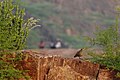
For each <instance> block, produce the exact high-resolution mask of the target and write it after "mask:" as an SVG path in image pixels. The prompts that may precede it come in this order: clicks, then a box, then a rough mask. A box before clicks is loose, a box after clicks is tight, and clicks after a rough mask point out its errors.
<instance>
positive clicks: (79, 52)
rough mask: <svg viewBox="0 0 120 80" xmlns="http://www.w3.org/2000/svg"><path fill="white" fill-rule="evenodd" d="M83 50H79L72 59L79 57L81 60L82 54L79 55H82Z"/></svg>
mask: <svg viewBox="0 0 120 80" xmlns="http://www.w3.org/2000/svg"><path fill="white" fill-rule="evenodd" d="M83 49H84V48H82V49H79V50H78V51H77V52H76V54H75V56H74V58H75V57H79V59H81V57H82V54H81V53H82V51H83Z"/></svg>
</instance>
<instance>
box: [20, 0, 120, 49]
mask: <svg viewBox="0 0 120 80" xmlns="http://www.w3.org/2000/svg"><path fill="white" fill-rule="evenodd" d="M119 2H120V1H118V2H115V0H22V2H21V3H22V5H21V6H22V7H24V8H25V9H26V16H25V17H26V18H29V17H34V18H36V19H40V22H39V23H38V24H40V25H41V27H36V28H33V29H32V30H31V31H30V33H29V36H28V38H27V43H26V45H27V49H38V48H39V47H38V45H39V42H40V41H44V42H45V43H46V46H45V47H46V48H49V44H50V42H55V41H56V40H58V39H59V40H61V42H62V47H63V48H82V47H86V46H88V45H89V44H88V42H87V40H86V38H85V36H91V37H94V32H95V31H96V29H97V27H100V28H103V29H104V28H107V27H110V26H112V25H113V24H114V23H115V15H116V13H115V6H116V5H117V4H119Z"/></svg>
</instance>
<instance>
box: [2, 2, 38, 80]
mask: <svg viewBox="0 0 120 80" xmlns="http://www.w3.org/2000/svg"><path fill="white" fill-rule="evenodd" d="M24 15H25V9H22V8H20V7H19V5H17V4H15V2H13V0H4V1H1V2H0V80H18V79H19V78H23V77H24V78H26V76H25V75H24V73H25V71H22V70H19V69H16V68H17V64H19V61H20V60H21V59H22V56H21V55H20V54H18V53H17V54H15V55H16V56H15V57H14V54H13V53H15V51H16V50H20V49H23V48H24V47H25V42H26V38H27V35H28V32H29V31H30V30H31V29H32V28H34V27H36V22H38V21H37V20H35V19H33V18H30V19H27V20H24ZM26 79H27V78H26Z"/></svg>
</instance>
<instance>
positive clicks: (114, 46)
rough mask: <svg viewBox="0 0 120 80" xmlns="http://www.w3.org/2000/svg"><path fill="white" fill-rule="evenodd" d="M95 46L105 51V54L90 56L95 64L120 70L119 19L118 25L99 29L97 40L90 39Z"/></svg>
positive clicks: (92, 54) (96, 35)
mask: <svg viewBox="0 0 120 80" xmlns="http://www.w3.org/2000/svg"><path fill="white" fill-rule="evenodd" d="M90 42H91V43H92V44H93V45H97V46H99V47H100V48H101V49H102V50H103V54H94V53H91V54H90V55H91V56H92V57H93V58H92V59H91V60H92V61H93V62H96V63H99V64H101V65H104V66H106V67H108V68H113V69H116V70H120V36H119V25H118V17H117V19H116V24H115V25H114V26H112V27H109V28H107V29H104V30H100V29H98V31H97V32H96V33H95V38H90Z"/></svg>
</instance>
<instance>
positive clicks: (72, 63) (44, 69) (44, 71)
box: [20, 51, 120, 80]
mask: <svg viewBox="0 0 120 80" xmlns="http://www.w3.org/2000/svg"><path fill="white" fill-rule="evenodd" d="M23 54H24V55H25V57H24V59H23V61H22V62H21V63H20V64H21V65H22V67H23V69H24V70H29V72H28V75H30V76H31V79H32V80H120V78H119V79H116V78H115V74H116V72H115V71H112V70H107V69H101V68H100V65H99V64H94V63H91V62H89V61H81V60H79V59H73V58H63V57H60V56H46V55H43V54H39V53H35V52H32V51H24V52H23Z"/></svg>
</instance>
